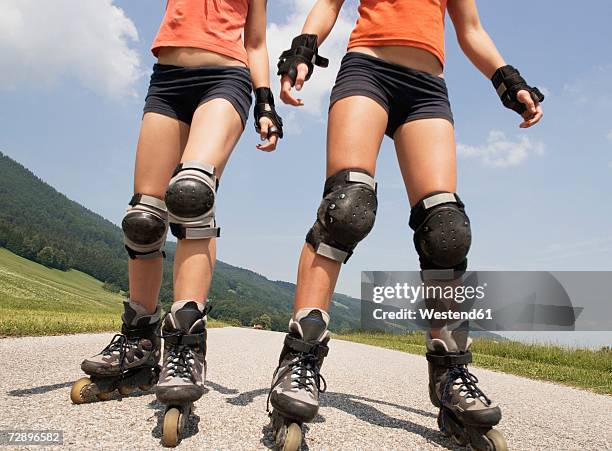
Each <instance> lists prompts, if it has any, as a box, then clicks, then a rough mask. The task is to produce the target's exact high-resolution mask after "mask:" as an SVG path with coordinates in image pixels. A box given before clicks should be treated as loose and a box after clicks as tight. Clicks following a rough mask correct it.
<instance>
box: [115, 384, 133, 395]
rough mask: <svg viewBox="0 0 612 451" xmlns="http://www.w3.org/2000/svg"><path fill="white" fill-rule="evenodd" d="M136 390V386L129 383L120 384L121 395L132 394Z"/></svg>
mask: <svg viewBox="0 0 612 451" xmlns="http://www.w3.org/2000/svg"><path fill="white" fill-rule="evenodd" d="M133 392H134V387H130V386H129V385H120V386H119V393H121V396H130V395H131V394H132V393H133Z"/></svg>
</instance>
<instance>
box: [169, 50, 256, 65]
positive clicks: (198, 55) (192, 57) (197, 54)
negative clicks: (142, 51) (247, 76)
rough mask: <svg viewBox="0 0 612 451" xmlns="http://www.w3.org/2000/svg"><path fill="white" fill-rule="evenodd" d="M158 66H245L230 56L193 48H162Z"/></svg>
mask: <svg viewBox="0 0 612 451" xmlns="http://www.w3.org/2000/svg"><path fill="white" fill-rule="evenodd" d="M157 62H158V63H159V64H170V65H173V66H182V67H201V66H238V67H246V65H245V64H244V63H243V62H242V61H239V60H237V59H234V58H232V57H230V56H226V55H221V54H220V53H215V52H211V51H210V50H204V49H198V48H195V47H162V48H160V49H159V53H158V55H157Z"/></svg>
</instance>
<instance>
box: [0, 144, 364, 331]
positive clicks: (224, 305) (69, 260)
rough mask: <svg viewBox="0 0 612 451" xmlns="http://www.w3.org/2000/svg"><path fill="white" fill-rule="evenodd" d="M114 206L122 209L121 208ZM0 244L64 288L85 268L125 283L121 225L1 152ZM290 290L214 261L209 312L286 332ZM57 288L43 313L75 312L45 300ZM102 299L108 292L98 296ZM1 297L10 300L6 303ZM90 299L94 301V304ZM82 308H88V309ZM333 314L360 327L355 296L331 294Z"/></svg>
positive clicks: (166, 295) (342, 324)
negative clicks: (263, 320) (49, 271)
mask: <svg viewBox="0 0 612 451" xmlns="http://www.w3.org/2000/svg"><path fill="white" fill-rule="evenodd" d="M128 197H129V193H126V202H127V198H128ZM118 208H119V209H122V208H123V206H118ZM0 248H6V249H8V250H10V251H11V252H13V253H15V254H17V255H19V256H21V257H24V258H26V259H28V260H31V261H34V262H37V263H40V264H42V265H44V266H45V267H47V268H55V269H58V270H65V271H66V272H65V273H64V276H63V278H62V277H61V274H60V272H54V273H53V274H56V276H57V277H60V279H61V280H62V281H64V280H65V281H66V282H67V286H71V285H70V283H71V282H70V280H71V278H72V277H77V276H75V274H77V273H78V274H81V276H83V274H82V273H85V274H88V275H90V276H92V277H95V278H96V279H98V280H101V281H102V282H105V283H106V284H107V286H111V287H116V289H117V291H119V289H121V290H123V291H127V289H128V284H127V254H126V252H125V249H124V248H123V243H122V237H121V230H120V229H119V227H117V226H116V225H114V224H113V223H111V222H110V221H108V220H106V219H104V218H103V217H101V216H100V215H97V214H96V213H94V212H92V211H90V210H88V209H87V208H85V207H83V206H81V205H79V204H78V203H76V202H74V201H72V200H70V199H68V198H67V197H66V196H65V195H63V194H62V193H60V192H58V191H57V190H55V189H54V188H53V187H51V186H49V185H48V184H47V183H45V182H44V181H43V180H41V179H39V178H38V177H36V176H35V175H34V174H33V173H32V172H30V171H29V170H28V169H26V168H25V167H23V166H22V165H20V164H19V163H17V162H16V161H14V160H12V159H11V158H9V157H7V156H6V155H3V154H2V153H0ZM175 249H176V244H175V243H173V242H168V243H167V245H166V254H167V258H166V259H165V261H164V279H163V282H162V289H161V293H160V300H161V302H162V304H164V305H165V306H168V305H169V304H170V302H171V301H172V265H173V261H174V254H175ZM22 269H23V268H22ZM75 270H76V271H75ZM79 271H80V273H79ZM18 276H19V268H16V269H15V270H14V276H13V281H16V280H18V279H19V277H18ZM24 276H25V275H24ZM81 276H79V277H81ZM77 278H78V277H77ZM92 280H93V279H92ZM58 283H61V282H58ZM80 283H81V281H80V280H79V282H78V283H76V284H75V283H72V286H75V285H76V286H78V285H79V284H80ZM86 285H87V284H86ZM56 288H57V286H56ZM294 292H295V285H294V284H291V283H288V282H280V281H271V280H268V279H266V278H265V277H263V276H261V275H259V274H257V273H255V272H253V271H250V270H247V269H243V268H237V267H235V266H232V265H229V264H226V263H223V262H218V264H217V268H216V270H215V275H214V277H213V281H212V285H211V289H210V293H209V297H210V299H211V300H212V301H213V302H214V308H213V311H212V312H211V317H212V318H219V319H224V320H227V321H228V322H232V323H236V322H238V323H240V324H242V325H244V326H250V325H251V324H252V323H253V321H254V320H257V319H258V318H260V317H261V316H262V315H264V314H265V315H268V316H269V320H270V323H271V327H272V328H273V329H275V330H285V329H286V327H287V321H288V319H289V316H290V314H291V308H292V304H293V295H294ZM54 293H55V294H48V295H45V293H44V292H43V293H39V295H37V297H38V298H39V299H42V300H43V301H41V303H42V304H41V305H43V304H44V307H45V309H47V310H45V311H52V309H53V308H57V309H58V310H57V311H58V313H59V312H63V313H64V314H68V312H71V313H72V312H74V313H75V314H78V312H79V311H80V310H79V308H74V309H73V308H67V309H66V310H62V308H63V307H62V306H61V305H60V304H57V305H56V304H54V303H53V302H51V301H50V300H49V299H55V300H58V299H59V300H61V296H62V295H61V294H58V292H57V291H55V292H54ZM59 293H61V290H60V292H59ZM7 299H8V298H7ZM20 299H21V298H15V299H13V300H12V301H11V302H10V305H11V306H12V308H19V307H20V306H19V305H18V304H19V303H20V302H21V301H20ZM89 299H90V298H89V296H81V300H80V301H78V299H77V298H75V299H74V300H73V301H72V302H76V303H78V302H81V303H86V302H87V303H89V302H90V301H89ZM103 299H108V298H106V297H104V296H103ZM3 302H7V304H8V301H3ZM95 302H96V301H95V300H94V301H92V302H91V303H92V305H93V304H94V303H95ZM67 305H69V304H67ZM80 308H81V309H85V310H87V309H88V308H89V307H88V306H81V307H80ZM331 314H332V316H333V317H334V321H333V322H332V328H333V329H334V330H335V331H342V330H347V329H354V328H357V327H358V326H359V300H357V299H353V298H350V297H348V296H343V295H335V296H334V303H333V305H332V311H331ZM3 321H4V320H3ZM32 321H35V319H32ZM39 321H42V320H39ZM100 321H102V320H101V319H100ZM95 324H98V323H95ZM95 324H92V327H98V326H96V325H95ZM100 327H102V326H100Z"/></svg>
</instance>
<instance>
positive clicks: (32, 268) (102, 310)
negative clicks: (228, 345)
mask: <svg viewBox="0 0 612 451" xmlns="http://www.w3.org/2000/svg"><path fill="white" fill-rule="evenodd" d="M102 286H103V283H102V282H100V281H99V280H96V279H94V278H93V277H91V276H88V275H87V274H84V273H82V272H80V271H75V270H69V271H60V270H58V269H52V268H47V267H45V266H43V265H40V264H38V263H34V262H32V261H30V260H27V259H25V258H22V257H19V256H17V255H15V254H13V253H12V252H9V251H7V250H6V249H1V248H0V336H23V335H58V334H67V333H78V332H102V331H118V330H119V328H120V327H121V320H120V315H121V312H123V305H122V302H123V300H124V297H123V296H121V295H120V294H117V293H111V292H109V291H107V290H105V289H104V288H102ZM209 324H210V326H211V327H218V326H222V325H223V323H221V322H218V321H215V320H212V321H210V322H209Z"/></svg>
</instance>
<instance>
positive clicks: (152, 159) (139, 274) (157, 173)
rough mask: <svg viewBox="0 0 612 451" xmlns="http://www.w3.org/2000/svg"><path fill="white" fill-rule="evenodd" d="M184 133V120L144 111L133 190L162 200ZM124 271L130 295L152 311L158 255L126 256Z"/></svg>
mask: <svg viewBox="0 0 612 451" xmlns="http://www.w3.org/2000/svg"><path fill="white" fill-rule="evenodd" d="M188 134H189V126H188V125H187V124H185V123H184V122H180V121H178V120H176V119H172V118H170V117H167V116H163V115H161V114H156V113H146V114H145V115H144V117H143V120H142V126H141V129H140V137H139V139H138V149H137V151H136V168H135V171H134V192H135V193H141V194H147V195H149V196H154V197H157V198H159V199H162V200H163V198H164V194H165V192H166V188H167V187H168V182H169V181H170V177H171V175H172V172H173V171H174V168H175V167H176V166H177V165H178V162H179V160H180V157H181V152H182V149H183V148H184V147H185V144H186V142H187V136H188ZM128 271H129V279H130V299H131V300H132V301H134V302H136V303H138V304H141V305H143V306H144V307H145V308H146V309H147V311H148V312H150V313H152V312H154V311H155V308H156V305H157V302H158V296H159V289H160V287H161V280H162V258H161V257H159V258H155V259H136V260H132V259H130V260H129V262H128Z"/></svg>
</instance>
